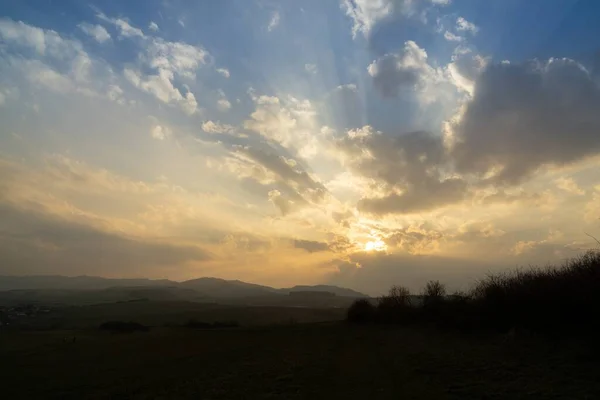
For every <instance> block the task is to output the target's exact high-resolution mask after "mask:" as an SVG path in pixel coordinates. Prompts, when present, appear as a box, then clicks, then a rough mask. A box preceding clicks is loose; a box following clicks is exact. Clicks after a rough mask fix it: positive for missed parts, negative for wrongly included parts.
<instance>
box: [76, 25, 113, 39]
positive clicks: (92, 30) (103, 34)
mask: <svg viewBox="0 0 600 400" xmlns="http://www.w3.org/2000/svg"><path fill="white" fill-rule="evenodd" d="M77 27H78V28H79V29H81V30H82V31H83V32H84V33H85V34H87V35H88V36H91V37H92V38H94V39H95V40H96V42H98V43H104V42H106V41H107V40H110V34H109V33H108V32H107V30H106V29H105V28H104V27H103V26H102V25H92V24H88V23H87V22H82V23H81V24H79V25H77Z"/></svg>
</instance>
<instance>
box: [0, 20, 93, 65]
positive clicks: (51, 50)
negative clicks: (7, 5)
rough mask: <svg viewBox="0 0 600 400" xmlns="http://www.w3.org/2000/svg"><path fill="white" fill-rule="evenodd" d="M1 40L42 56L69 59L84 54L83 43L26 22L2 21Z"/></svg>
mask: <svg viewBox="0 0 600 400" xmlns="http://www.w3.org/2000/svg"><path fill="white" fill-rule="evenodd" d="M0 38H2V39H3V40H4V41H5V42H7V43H12V44H15V45H17V46H23V47H28V48H31V49H34V50H35V51H36V52H37V53H38V54H40V55H48V56H51V57H54V58H57V59H61V60H63V59H69V58H72V57H74V56H75V55H76V54H78V53H80V52H83V47H82V46H81V43H79V42H78V41H76V40H70V39H64V38H62V37H61V36H60V35H59V34H58V33H56V32H55V31H53V30H44V29H41V28H38V27H35V26H31V25H28V24H26V23H24V22H21V21H19V22H15V21H13V20H10V19H0Z"/></svg>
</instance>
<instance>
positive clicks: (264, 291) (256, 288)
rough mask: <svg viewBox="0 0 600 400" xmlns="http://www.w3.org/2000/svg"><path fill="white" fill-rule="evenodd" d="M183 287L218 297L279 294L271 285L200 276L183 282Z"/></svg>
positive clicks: (181, 284)
mask: <svg viewBox="0 0 600 400" xmlns="http://www.w3.org/2000/svg"><path fill="white" fill-rule="evenodd" d="M179 285H180V286H181V287H184V288H188V289H194V290H197V291H198V292H200V293H202V294H204V295H206V296H209V297H216V298H233V297H255V296H276V295H279V293H278V291H277V290H276V289H273V288H272V287H269V286H261V285H255V284H252V283H246V282H242V281H237V280H236V281H227V280H225V279H219V278H198V279H192V280H189V281H185V282H181V283H180V284H179Z"/></svg>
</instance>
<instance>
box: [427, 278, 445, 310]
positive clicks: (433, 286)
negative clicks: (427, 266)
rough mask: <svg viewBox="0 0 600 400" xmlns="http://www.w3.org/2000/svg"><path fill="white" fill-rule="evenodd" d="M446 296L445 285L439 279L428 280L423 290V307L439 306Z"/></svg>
mask: <svg viewBox="0 0 600 400" xmlns="http://www.w3.org/2000/svg"><path fill="white" fill-rule="evenodd" d="M445 297H446V286H444V285H443V284H441V283H440V281H429V282H427V284H426V285H425V290H424V291H423V307H439V306H440V305H441V303H443V301H444V298H445Z"/></svg>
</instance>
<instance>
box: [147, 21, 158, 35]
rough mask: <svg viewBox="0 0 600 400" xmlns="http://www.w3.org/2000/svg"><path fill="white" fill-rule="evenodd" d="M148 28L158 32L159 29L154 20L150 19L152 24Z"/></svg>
mask: <svg viewBox="0 0 600 400" xmlns="http://www.w3.org/2000/svg"><path fill="white" fill-rule="evenodd" d="M148 29H150V30H151V31H152V32H158V31H159V29H158V25H157V24H156V22H154V21H150V24H149V25H148Z"/></svg>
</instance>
